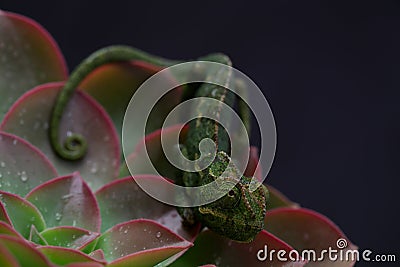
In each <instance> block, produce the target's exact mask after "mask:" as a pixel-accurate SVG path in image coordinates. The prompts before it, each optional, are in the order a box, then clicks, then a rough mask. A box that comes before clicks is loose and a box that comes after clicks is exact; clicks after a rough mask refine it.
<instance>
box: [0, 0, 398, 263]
mask: <svg viewBox="0 0 400 267" xmlns="http://www.w3.org/2000/svg"><path fill="white" fill-rule="evenodd" d="M126 2H128V1H126ZM0 8H1V9H4V10H8V11H13V12H17V13H21V14H23V15H26V16H28V17H31V18H33V19H35V20H36V21H38V22H39V23H40V24H42V25H43V26H44V27H45V28H46V29H47V30H48V31H49V32H50V33H51V34H52V35H53V37H54V38H55V39H56V40H57V42H58V44H59V46H60V47H61V50H62V52H63V53H64V55H65V57H66V60H67V62H68V65H69V67H70V69H72V68H73V67H74V66H76V65H77V64H78V63H79V62H80V61H81V60H82V59H83V58H85V57H86V56H87V55H89V54H90V53H91V52H93V51H94V50H96V49H98V48H100V47H103V46H106V45H111V44H128V45H132V46H134V47H137V48H140V49H143V50H145V51H148V52H150V53H153V54H156V55H161V56H164V57H167V58H174V59H192V58H195V57H197V56H200V55H205V54H207V53H210V52H217V51H220V52H224V53H227V54H228V55H229V56H230V57H231V58H232V60H233V62H234V65H235V67H237V68H238V69H240V70H242V71H244V72H245V73H246V74H247V75H249V76H250V78H252V79H253V80H254V81H255V82H256V83H257V84H258V85H259V87H260V88H262V89H263V91H264V93H265V96H266V97H267V99H268V101H269V103H270V105H271V108H272V110H273V113H274V116H275V120H276V124H277V132H278V146H277V153H276V158H275V162H274V164H273V167H272V170H271V172H270V175H269V178H268V180H269V183H270V184H272V185H274V186H276V187H277V188H279V189H280V190H281V191H283V192H284V193H285V194H286V195H287V196H288V197H290V198H291V199H293V200H294V201H296V202H298V203H300V204H301V205H302V206H304V207H307V208H311V209H314V210H316V211H318V212H321V213H323V214H325V215H326V216H328V217H329V218H331V219H332V220H333V221H334V222H335V223H337V224H338V225H339V226H340V228H341V229H342V230H343V231H344V232H345V234H346V235H347V236H348V237H349V238H350V240H352V241H353V243H355V244H356V245H358V246H359V247H360V249H361V250H362V249H367V248H368V249H371V250H373V251H374V252H375V253H386V254H393V253H396V254H397V260H398V262H399V260H400V259H399V258H400V255H399V245H398V242H399V238H400V231H399V224H400V220H399V218H398V217H399V216H398V212H399V201H398V198H399V196H400V193H399V191H398V190H399V178H400V177H399V159H400V157H399V150H400V139H399V136H400V135H399V134H400V124H399V115H400V105H399V103H400V91H399V88H400V79H399V77H400V76H399V73H400V50H399V47H400V34H399V31H400V2H399V1H296V0H293V1H283V0H282V1H266V2H265V3H262V4H260V3H253V2H250V1H243V2H242V3H233V2H232V1H227V2H225V3H224V2H218V3H217V2H206V1H187V2H184V3H179V4H178V3H173V2H171V1H164V2H161V3H157V2H154V1H140V3H137V1H130V2H129V4H127V3H121V2H119V1H109V2H107V3H104V4H101V3H96V4H94V3H92V4H90V3H86V2H84V1H79V2H78V1H63V2H61V1H60V2H56V1H35V2H34V3H33V2H31V1H25V2H24V3H23V4H22V3H21V1H6V2H4V1H2V3H1V4H0ZM364 265H368V266H387V265H388V263H382V264H377V263H375V264H374V263H372V264H366V263H359V264H357V266H364Z"/></svg>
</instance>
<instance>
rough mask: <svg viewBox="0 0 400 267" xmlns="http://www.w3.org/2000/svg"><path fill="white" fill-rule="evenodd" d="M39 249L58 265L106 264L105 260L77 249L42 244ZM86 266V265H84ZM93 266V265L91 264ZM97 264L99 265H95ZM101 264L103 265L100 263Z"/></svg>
mask: <svg viewBox="0 0 400 267" xmlns="http://www.w3.org/2000/svg"><path fill="white" fill-rule="evenodd" d="M38 251H40V252H41V253H43V254H44V255H45V256H46V257H47V258H48V259H49V260H50V261H51V262H52V263H54V264H57V265H61V266H64V265H68V264H72V263H75V264H77V263H82V264H83V263H96V264H105V262H104V261H99V260H97V259H94V258H92V257H90V256H89V255H87V254H85V253H83V252H81V251H79V250H75V249H70V248H63V247H55V246H42V247H38ZM83 266H85V265H83ZM89 266H93V265H89ZM94 266H97V265H94ZM100 266H101V265H100Z"/></svg>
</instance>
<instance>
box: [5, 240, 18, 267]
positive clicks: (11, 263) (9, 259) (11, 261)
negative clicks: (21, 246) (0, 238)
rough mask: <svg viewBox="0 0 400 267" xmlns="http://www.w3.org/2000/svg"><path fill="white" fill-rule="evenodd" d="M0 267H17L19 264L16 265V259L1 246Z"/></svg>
mask: <svg viewBox="0 0 400 267" xmlns="http://www.w3.org/2000/svg"><path fill="white" fill-rule="evenodd" d="M0 233H1V232H0ZM0 266H2V267H19V263H18V261H17V259H16V258H15V257H14V255H13V254H12V253H11V252H10V251H9V250H8V249H7V247H6V246H5V245H3V244H0Z"/></svg>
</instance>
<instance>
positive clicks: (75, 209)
mask: <svg viewBox="0 0 400 267" xmlns="http://www.w3.org/2000/svg"><path fill="white" fill-rule="evenodd" d="M26 199H27V200H29V201H30V202H31V203H33V204H34V205H35V206H36V207H37V208H38V209H39V210H40V211H41V212H42V214H43V216H44V218H45V221H46V223H47V226H48V227H57V226H68V225H69V226H73V227H81V228H84V229H87V230H90V231H94V232H99V231H100V222H101V220H100V211H99V207H98V205H97V201H96V198H95V196H94V194H93V193H92V191H91V190H90V188H89V186H88V185H87V184H86V182H85V181H84V180H83V179H82V177H81V176H80V175H79V173H73V174H72V175H68V176H63V177H59V178H55V179H52V180H50V181H48V182H46V183H44V184H42V185H40V186H38V187H36V188H35V189H34V190H32V191H31V192H30V193H29V194H28V195H27V196H26Z"/></svg>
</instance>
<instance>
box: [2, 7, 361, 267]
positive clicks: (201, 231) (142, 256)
mask: <svg viewBox="0 0 400 267" xmlns="http://www.w3.org/2000/svg"><path fill="white" fill-rule="evenodd" d="M159 70H161V68H160V67H158V66H155V65H152V64H149V63H146V62H143V61H130V62H119V63H110V64H106V65H104V66H102V67H100V68H98V69H96V70H95V71H93V72H92V73H90V74H89V75H88V76H87V77H86V78H85V80H84V81H83V82H82V83H81V84H80V86H79V87H80V90H79V91H77V92H76V93H75V94H74V96H73V98H72V100H71V102H70V103H69V104H68V106H67V110H66V111H65V114H66V118H65V119H64V120H62V121H61V130H60V131H61V134H62V135H63V136H68V135H69V133H70V132H71V131H72V132H75V131H76V132H80V133H82V134H83V135H84V136H86V137H88V152H87V154H86V156H85V157H84V158H83V159H81V160H79V161H75V162H71V161H65V160H63V159H61V158H60V157H58V156H57V155H56V154H55V153H54V151H53V149H52V147H51V144H50V141H49V138H48V128H49V121H50V117H51V112H52V108H53V106H54V103H55V101H56V97H57V94H58V93H59V91H60V90H61V88H62V87H63V85H64V83H65V81H66V80H67V79H68V72H67V67H66V64H65V61H64V59H63V56H62V54H61V52H60V50H59V48H58V46H57V44H56V43H55V42H54V40H53V39H52V38H51V36H50V35H49V34H48V33H47V32H46V31H45V30H44V29H43V28H42V27H41V26H40V25H38V24H37V23H36V22H34V21H32V20H30V19H28V18H26V17H23V16H21V15H17V14H13V13H10V12H2V11H0V121H1V124H0V190H1V191H0V263H1V264H0V265H1V266H12V267H14V266H38V267H39V266H70V267H73V266H74V267H79V266H82V267H84V266H87V267H89V266H200V265H204V266H213V265H205V264H214V265H215V266H304V265H307V266H352V265H353V264H354V261H352V260H350V261H343V260H342V261H340V260H337V261H329V260H327V259H326V260H325V261H309V262H308V263H307V260H305V259H301V258H300V259H298V260H297V261H294V262H293V261H287V262H283V261H278V260H277V259H276V258H274V261H269V260H268V259H267V260H266V261H261V260H260V259H258V258H257V254H260V251H262V250H263V249H264V247H265V245H267V246H268V249H269V250H276V251H277V250H280V249H282V250H284V251H286V252H290V251H293V250H294V249H295V250H297V251H302V250H304V249H315V250H316V251H317V252H321V251H322V250H323V249H327V248H328V247H332V248H337V243H336V242H337V240H339V239H341V240H344V241H347V242H348V244H347V247H345V248H343V249H344V250H351V249H356V246H354V245H353V244H352V243H351V242H349V241H348V240H347V239H346V237H345V236H344V234H343V232H341V231H340V230H339V228H338V227H337V226H336V225H335V224H334V223H332V222H331V221H330V220H329V219H327V218H326V217H324V216H323V215H321V214H318V213H317V212H314V211H311V210H308V209H304V208H300V207H299V205H297V204H295V203H293V202H291V201H290V200H288V199H287V198H286V197H285V196H283V195H282V194H281V193H280V192H279V191H277V190H276V189H274V188H273V187H271V186H268V189H269V191H270V200H269V202H268V207H267V208H268V211H267V215H266V216H265V229H264V230H262V231H261V232H260V233H259V234H258V235H257V236H256V238H255V240H254V241H252V242H250V243H240V242H235V241H232V240H229V239H228V238H225V237H222V236H220V235H218V234H216V233H214V232H212V231H211V230H208V229H207V228H204V227H202V226H201V225H200V224H196V225H195V226H191V227H187V226H185V225H184V224H182V220H181V217H180V215H179V214H178V212H177V210H176V208H175V207H172V206H169V205H166V204H163V203H161V202H159V201H157V200H155V199H153V198H152V197H150V196H148V195H147V194H146V193H145V192H143V191H142V189H141V188H140V187H139V186H138V185H137V184H136V183H135V182H134V181H135V180H136V181H138V180H147V181H151V182H152V183H153V184H154V186H157V183H158V182H160V181H161V180H162V179H164V177H166V178H171V179H173V178H174V175H176V173H175V172H174V170H173V169H172V168H171V166H170V165H168V162H166V159H165V157H164V156H163V155H162V153H160V151H162V148H161V143H160V135H161V130H160V129H159V125H160V122H162V120H163V119H164V118H165V116H166V115H167V114H168V112H169V111H170V110H171V109H172V108H173V107H174V106H175V105H177V104H178V103H179V99H180V96H181V94H182V90H180V89H179V88H178V89H177V90H175V91H174V92H173V94H170V95H168V96H167V97H166V98H165V99H163V101H162V103H160V104H159V105H158V106H157V107H156V109H155V112H154V115H153V117H152V120H150V124H149V125H148V135H147V136H145V137H143V141H142V142H139V143H138V144H130V146H131V147H132V148H134V149H133V151H132V153H131V155H130V156H129V157H127V158H126V161H128V162H129V161H136V162H139V163H140V162H141V160H142V158H143V156H144V153H145V152H144V145H146V146H147V150H148V152H149V153H150V156H151V158H152V160H153V162H154V163H155V165H157V167H158V168H159V169H160V172H161V173H162V174H163V176H164V177H161V176H154V175H149V174H148V173H147V172H146V171H147V170H146V166H144V167H143V169H137V170H135V173H130V172H129V171H128V168H127V166H126V164H125V160H121V144H120V140H121V131H122V119H123V116H124V112H125V109H126V107H127V105H128V102H129V99H130V98H131V96H132V95H133V94H134V90H133V88H137V87H138V86H139V85H140V84H141V83H142V82H143V81H144V80H145V79H147V78H148V77H150V76H151V75H152V74H154V73H156V72H158V71H159ZM179 129H180V127H178V126H176V127H169V128H167V129H164V131H163V132H164V134H165V135H166V136H168V135H169V134H171V135H172V134H175V133H176V132H177V131H179ZM181 138H185V136H184V135H182V137H181ZM257 154H258V152H257V148H255V147H252V148H251V151H250V160H249V164H248V166H247V169H246V174H247V175H256V176H257V175H259V174H257V173H254V172H255V166H256V165H257V163H258V156H257ZM138 165H139V166H140V164H138ZM132 175H133V176H132Z"/></svg>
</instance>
